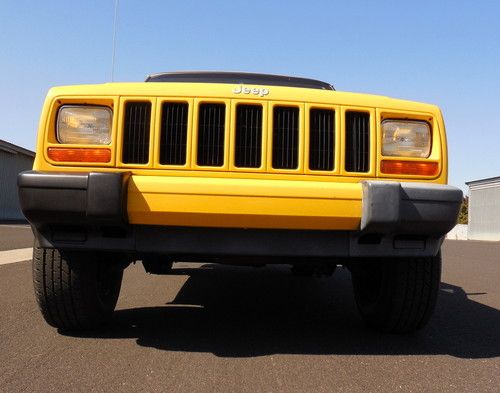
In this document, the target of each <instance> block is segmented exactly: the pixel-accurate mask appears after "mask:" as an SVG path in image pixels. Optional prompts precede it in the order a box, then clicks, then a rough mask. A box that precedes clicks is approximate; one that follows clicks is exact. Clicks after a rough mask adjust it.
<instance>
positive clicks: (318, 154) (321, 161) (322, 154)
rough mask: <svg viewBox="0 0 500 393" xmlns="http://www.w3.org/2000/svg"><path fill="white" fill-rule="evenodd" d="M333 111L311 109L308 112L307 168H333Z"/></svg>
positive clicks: (320, 169) (324, 169)
mask: <svg viewBox="0 0 500 393" xmlns="http://www.w3.org/2000/svg"><path fill="white" fill-rule="evenodd" d="M334 152H335V112H334V111H332V110H328V109H311V112H310V114H309V169H312V170H317V171H331V170H333V159H334V156H335V153H334Z"/></svg>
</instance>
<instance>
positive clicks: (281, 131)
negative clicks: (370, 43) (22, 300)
mask: <svg viewBox="0 0 500 393" xmlns="http://www.w3.org/2000/svg"><path fill="white" fill-rule="evenodd" d="M447 164H448V161H447V149H446V136H445V127H444V123H443V119H442V115H441V112H440V110H439V108H438V107H436V106H434V105H429V104H423V103H417V102H410V101H403V100H397V99H392V98H388V97H382V96H374V95H367V94H353V93H346V92H338V91H335V90H334V88H333V87H332V86H331V85H330V84H328V83H325V82H321V81H317V80H312V79H305V78H296V77H286V76H277V75H265V74H250V73H230V72H181V73H162V74H155V75H151V76H149V77H148V78H147V80H146V82H143V83H105V84H102V85H83V86H66V87H56V88H53V89H51V90H50V91H49V93H48V95H47V99H46V101H45V104H44V107H43V111H42V114H41V120H40V126H39V132H38V141H37V150H36V159H35V163H34V168H33V170H32V171H29V172H24V173H21V174H20V175H19V179H18V184H19V195H20V201H21V205H22V209H23V211H24V214H25V216H26V217H27V219H28V220H29V222H30V223H31V225H32V228H33V231H34V233H35V237H36V242H35V247H34V256H33V273H34V284H35V291H36V296H37V299H38V303H39V305H40V308H41V311H42V313H43V316H44V317H45V319H46V320H47V322H48V323H49V324H50V325H52V326H55V327H58V328H65V329H84V328H91V327H95V326H96V325H98V324H100V323H102V322H104V321H106V320H108V319H109V318H110V317H111V315H112V312H113V310H114V307H115V305H116V301H117V298H118V294H119V291H120V285H121V279H122V272H123V269H124V268H125V267H126V266H127V265H128V264H129V263H131V262H135V261H136V260H141V261H142V263H143V264H144V267H145V270H146V271H147V272H149V273H153V274H155V273H156V274H168V273H169V271H170V269H171V266H172V263H173V262H174V261H212V262H217V263H228V264H246V265H262V264H268V263H287V264H290V265H291V266H292V267H293V268H292V271H293V272H294V273H295V274H298V275H300V274H312V273H313V272H322V273H331V272H333V270H334V268H335V267H336V266H338V265H343V266H346V267H347V268H349V270H350V271H351V273H352V278H353V285H354V291H355V296H356V302H357V305H358V308H359V310H360V313H361V315H362V317H363V319H364V320H365V321H366V322H367V323H368V324H369V325H371V326H374V327H376V328H378V329H381V330H384V331H390V332H408V331H412V330H415V329H418V328H421V327H422V326H423V325H424V324H425V323H426V322H427V321H428V319H429V317H430V315H431V313H432V311H433V308H434V304H435V300H436V295H437V291H438V285H439V281H440V271H441V257H440V251H439V250H440V246H441V243H442V241H443V236H444V235H445V234H446V233H447V232H448V231H449V230H450V229H451V228H452V227H453V226H454V224H455V222H456V218H457V214H458V210H459V206H460V203H461V200H462V192H461V191H460V190H459V189H457V188H454V187H451V186H448V185H446V183H447V169H448V167H447Z"/></svg>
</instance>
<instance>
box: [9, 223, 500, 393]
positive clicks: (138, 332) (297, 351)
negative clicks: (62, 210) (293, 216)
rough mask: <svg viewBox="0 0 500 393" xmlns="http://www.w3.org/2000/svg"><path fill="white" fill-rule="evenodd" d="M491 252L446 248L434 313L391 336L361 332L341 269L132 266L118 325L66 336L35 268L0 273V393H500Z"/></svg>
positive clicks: (499, 274)
mask: <svg viewBox="0 0 500 393" xmlns="http://www.w3.org/2000/svg"><path fill="white" fill-rule="evenodd" d="M10 231H11V228H7V227H0V238H2V237H3V236H4V235H3V234H4V233H7V232H10ZM18 231H19V230H18ZM19 232H22V231H19ZM15 233H18V232H15ZM9 236H10V235H9ZM13 236H14V237H13V239H14V238H15V235H13ZM25 236H26V238H25V239H24V243H23V242H22V241H19V239H18V243H16V244H17V246H16V247H19V248H24V247H29V246H30V245H31V243H30V242H31V241H32V238H29V236H27V235H26V234H25ZM12 244H14V240H13V241H12ZM2 247H5V246H4V245H3V243H2ZM499 255H500V243H486V242H466V241H447V242H446V243H445V244H444V247H443V257H444V259H443V260H444V267H443V284H442V286H441V290H440V296H439V300H438V304H437V309H436V312H435V314H434V317H433V318H432V320H431V322H430V323H429V325H428V326H427V327H426V328H425V329H424V330H422V331H420V332H418V333H417V334H414V335H396V336H394V335H385V334H381V333H377V332H374V331H372V330H370V329H368V328H366V327H365V326H364V325H363V323H362V321H361V320H360V318H359V316H358V314H357V311H356V307H355V303H354V299H353V295H352V289H351V282H350V275H349V272H348V271H347V270H345V269H338V270H337V272H336V273H335V274H334V276H333V277H329V278H327V277H322V278H318V277H308V278H299V277H294V276H292V275H291V274H290V272H289V269H288V268H287V267H286V266H274V267H265V268H246V267H228V266H219V265H213V264H190V263H179V264H176V265H174V267H175V273H176V274H175V275H171V276H152V275H147V274H146V273H144V270H143V268H142V266H141V265H139V264H138V265H133V266H130V267H129V268H128V269H127V270H126V271H125V276H124V282H123V286H122V292H121V296H120V300H119V303H118V307H117V311H116V313H115V316H114V319H113V322H112V323H111V324H110V325H109V326H106V327H104V328H102V329H100V330H96V331H92V332H87V333H67V332H60V331H57V330H56V329H53V328H50V327H49V326H47V325H46V324H45V323H44V321H43V320H42V317H41V315H40V313H39V311H38V309H37V306H36V303H35V299H34V295H33V289H32V284H31V265H30V263H29V262H28V261H24V262H17V263H9V264H5V265H0V392H2V393H3V392H24V391H26V392H66V391H67V392H122V391H123V392H138V391H143V392H252V393H253V392H335V391H339V392H399V391H401V392H499V391H500V285H499V284H500V257H499ZM0 262H1V261H0Z"/></svg>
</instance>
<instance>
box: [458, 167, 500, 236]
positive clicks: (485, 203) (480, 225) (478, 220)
mask: <svg viewBox="0 0 500 393" xmlns="http://www.w3.org/2000/svg"><path fill="white" fill-rule="evenodd" d="M466 184H467V185H468V186H469V230H468V238H469V239H471V240H500V176H497V177H491V178H488V179H481V180H474V181H470V182H468V183H466Z"/></svg>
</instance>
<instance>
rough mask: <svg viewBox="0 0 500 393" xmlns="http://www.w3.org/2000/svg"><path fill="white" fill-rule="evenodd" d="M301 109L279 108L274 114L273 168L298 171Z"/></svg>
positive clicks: (275, 109)
mask: <svg viewBox="0 0 500 393" xmlns="http://www.w3.org/2000/svg"><path fill="white" fill-rule="evenodd" d="M298 158H299V108H296V107H285V106H278V107H275V108H274V112H273V168H276V169H297V168H298V164H299V160H298Z"/></svg>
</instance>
